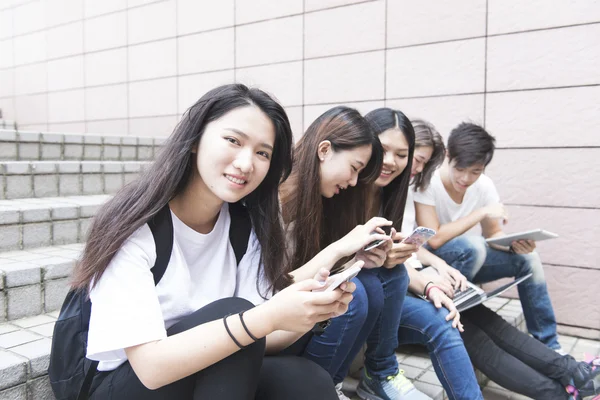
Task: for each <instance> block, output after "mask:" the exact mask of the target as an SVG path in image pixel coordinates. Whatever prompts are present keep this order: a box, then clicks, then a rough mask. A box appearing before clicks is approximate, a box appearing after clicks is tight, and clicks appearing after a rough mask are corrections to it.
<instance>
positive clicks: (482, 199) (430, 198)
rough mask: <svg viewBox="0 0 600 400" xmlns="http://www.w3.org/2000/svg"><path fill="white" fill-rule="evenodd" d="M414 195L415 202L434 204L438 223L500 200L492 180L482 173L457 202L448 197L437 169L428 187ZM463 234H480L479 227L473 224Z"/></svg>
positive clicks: (453, 219) (454, 219)
mask: <svg viewBox="0 0 600 400" xmlns="http://www.w3.org/2000/svg"><path fill="white" fill-rule="evenodd" d="M414 195H415V202H417V203H421V204H426V205H430V206H435V211H436V213H437V217H438V220H439V222H440V225H443V224H447V223H450V222H453V221H456V220H457V219H459V218H462V217H465V216H467V215H469V214H471V213H472V212H473V211H475V210H477V209H479V208H482V207H486V206H488V205H490V204H494V203H498V202H500V196H498V191H497V190H496V186H495V185H494V182H492V180H491V179H490V178H489V177H488V176H486V175H483V174H482V175H481V176H480V177H479V179H477V180H476V181H475V183H474V184H472V185H471V186H470V187H469V188H468V189H467V191H466V192H465V196H464V198H463V201H462V203H460V204H457V203H456V202H454V200H452V198H450V195H449V194H448V192H446V189H445V188H444V184H443V183H442V179H441V178H440V171H439V170H437V171H436V172H435V173H434V174H433V177H432V178H431V183H430V184H429V187H428V188H427V189H426V190H425V191H423V192H422V191H419V192H415V194H414ZM464 234H465V235H480V234H481V227H480V226H479V225H475V226H474V227H473V228H471V229H470V230H468V231H467V232H465V233H464Z"/></svg>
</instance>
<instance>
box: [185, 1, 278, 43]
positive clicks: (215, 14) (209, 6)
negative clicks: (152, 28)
mask: <svg viewBox="0 0 600 400" xmlns="http://www.w3.org/2000/svg"><path fill="white" fill-rule="evenodd" d="M276 3H279V2H276ZM233 4H234V0H219V1H214V0H177V34H178V35H186V34H189V33H196V32H202V31H208V30H211V29H217V28H225V27H229V26H233V9H234V6H233ZM238 7H239V3H238ZM238 23H239V21H238Z"/></svg>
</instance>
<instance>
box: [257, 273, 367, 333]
mask: <svg viewBox="0 0 600 400" xmlns="http://www.w3.org/2000/svg"><path fill="white" fill-rule="evenodd" d="M354 265H355V266H358V267H362V265H363V262H362V261H358V262H356V263H355V264H354ZM328 277H329V271H327V270H326V269H324V268H323V269H321V270H320V271H319V272H318V273H317V275H315V278H313V279H305V280H303V281H300V282H297V283H294V284H293V285H290V286H288V287H287V288H285V289H283V290H282V291H280V292H278V293H277V294H275V295H274V296H273V297H272V298H271V299H270V300H269V301H267V302H266V303H264V304H263V306H262V307H264V308H265V311H266V314H267V321H265V322H266V323H269V324H270V326H271V327H272V330H273V331H275V330H285V331H290V332H299V333H304V332H308V331H309V330H311V329H312V328H313V326H314V325H315V324H316V323H317V322H321V321H325V320H327V319H330V318H335V317H337V316H340V315H342V314H344V313H345V312H346V311H347V310H348V304H350V301H352V292H354V290H355V289H356V285H355V284H354V283H352V282H344V283H342V284H341V285H340V286H339V287H338V288H337V289H335V290H333V291H330V292H312V290H315V289H320V288H322V287H323V285H324V281H323V278H325V280H326V279H328Z"/></svg>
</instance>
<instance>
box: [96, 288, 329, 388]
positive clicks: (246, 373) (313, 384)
mask: <svg viewBox="0 0 600 400" xmlns="http://www.w3.org/2000/svg"><path fill="white" fill-rule="evenodd" d="M252 307H254V305H253V304H252V303H250V302H249V301H247V300H244V299H240V298H226V299H221V300H217V301H215V302H214V303H211V304H208V305H207V306H205V307H203V308H201V309H200V310H198V311H196V312H194V313H193V314H191V315H189V316H187V317H185V318H184V319H183V320H181V321H179V322H178V323H177V324H175V325H173V326H172V327H171V328H169V329H168V331H167V334H168V335H169V336H171V335H174V334H177V333H180V332H183V331H186V330H188V329H191V328H193V327H195V326H198V325H200V324H203V323H206V322H210V321H214V320H217V319H220V318H223V316H225V315H227V314H232V313H239V312H240V311H244V310H248V309H250V308H252ZM264 353H265V339H261V340H259V341H257V342H256V343H253V344H252V345H250V346H248V347H247V348H245V349H244V350H240V351H238V352H236V353H233V354H232V355H230V356H229V357H227V358H224V359H223V360H221V361H219V362H218V363H216V364H213V365H211V366H210V367H207V368H205V369H203V370H202V371H199V372H197V373H195V374H193V375H191V376H188V377H187V378H183V379H181V380H179V381H177V382H173V383H171V384H169V385H166V386H163V387H161V388H159V389H156V390H150V389H147V388H146V387H145V386H144V385H143V384H142V383H141V382H140V380H139V379H138V377H137V376H136V374H135V372H134V371H133V369H132V368H131V364H129V362H126V363H125V364H123V365H121V366H119V367H118V368H117V369H115V370H114V371H108V372H99V373H97V375H96V376H95V377H94V381H93V384H92V390H93V393H92V396H91V399H92V400H95V399H98V400H100V399H102V400H105V399H110V400H134V399H144V400H155V399H156V400H158V399H169V400H171V399H190V400H192V399H193V400H199V399H218V400H254V399H256V400H275V399H289V400H307V399H324V400H337V399H338V397H337V395H336V392H335V388H334V385H333V381H332V379H331V377H330V376H329V374H328V373H327V371H325V370H324V369H323V368H321V367H320V366H318V365H317V364H315V363H313V362H312V361H309V360H306V359H304V358H301V357H296V356H283V355H282V356H265V355H264Z"/></svg>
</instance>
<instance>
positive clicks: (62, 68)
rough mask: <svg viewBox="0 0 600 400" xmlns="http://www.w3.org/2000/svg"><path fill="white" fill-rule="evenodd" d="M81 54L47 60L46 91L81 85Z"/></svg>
mask: <svg viewBox="0 0 600 400" xmlns="http://www.w3.org/2000/svg"><path fill="white" fill-rule="evenodd" d="M83 84H84V83H83V55H80V56H75V57H69V58H61V59H58V60H54V61H48V91H55V90H64V89H74V88H80V87H83Z"/></svg>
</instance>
